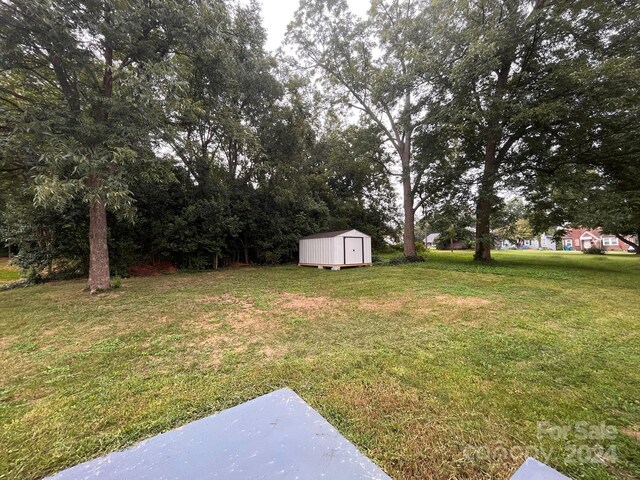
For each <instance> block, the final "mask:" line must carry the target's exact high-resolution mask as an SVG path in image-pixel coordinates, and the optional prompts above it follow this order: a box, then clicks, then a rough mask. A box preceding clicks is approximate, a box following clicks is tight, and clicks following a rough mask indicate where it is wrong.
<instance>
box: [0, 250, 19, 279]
mask: <svg viewBox="0 0 640 480" xmlns="http://www.w3.org/2000/svg"><path fill="white" fill-rule="evenodd" d="M19 279H20V272H19V270H18V269H17V268H16V267H14V266H13V265H9V259H8V258H6V257H0V285H2V284H3V283H9V282H14V281H15V280H19Z"/></svg>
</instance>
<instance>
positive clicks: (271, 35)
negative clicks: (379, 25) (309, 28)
mask: <svg viewBox="0 0 640 480" xmlns="http://www.w3.org/2000/svg"><path fill="white" fill-rule="evenodd" d="M348 2H349V6H350V7H351V11H353V12H354V13H357V14H358V15H364V14H365V13H366V11H367V10H368V9H369V4H370V0H348ZM298 4H299V0H262V18H263V19H264V27H265V28H266V29H267V35H268V38H267V49H268V50H271V51H274V50H276V49H277V48H278V47H279V46H280V44H281V43H282V40H283V39H284V34H285V32H286V31H287V25H289V22H291V20H293V14H294V12H295V11H296V10H297V9H298Z"/></svg>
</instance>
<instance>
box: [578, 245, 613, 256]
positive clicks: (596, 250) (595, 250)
mask: <svg viewBox="0 0 640 480" xmlns="http://www.w3.org/2000/svg"><path fill="white" fill-rule="evenodd" d="M582 253H586V254H587V255H604V254H605V253H607V251H606V250H605V249H604V248H600V247H596V246H591V247H589V248H586V249H584V250H583V251H582Z"/></svg>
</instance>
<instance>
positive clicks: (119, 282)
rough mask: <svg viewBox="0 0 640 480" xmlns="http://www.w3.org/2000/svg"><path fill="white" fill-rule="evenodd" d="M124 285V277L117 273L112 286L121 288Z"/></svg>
mask: <svg viewBox="0 0 640 480" xmlns="http://www.w3.org/2000/svg"><path fill="white" fill-rule="evenodd" d="M120 287H122V277H121V276H120V275H116V276H115V277H113V279H112V280H111V288H114V289H115V288H120Z"/></svg>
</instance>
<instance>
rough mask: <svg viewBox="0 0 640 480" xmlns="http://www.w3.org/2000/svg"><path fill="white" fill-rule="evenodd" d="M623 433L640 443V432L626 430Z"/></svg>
mask: <svg viewBox="0 0 640 480" xmlns="http://www.w3.org/2000/svg"><path fill="white" fill-rule="evenodd" d="M622 431H623V432H624V433H626V434H627V435H629V436H630V437H632V438H635V439H636V440H637V441H638V442H640V431H638V430H633V429H631V428H625V429H623V430H622Z"/></svg>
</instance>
